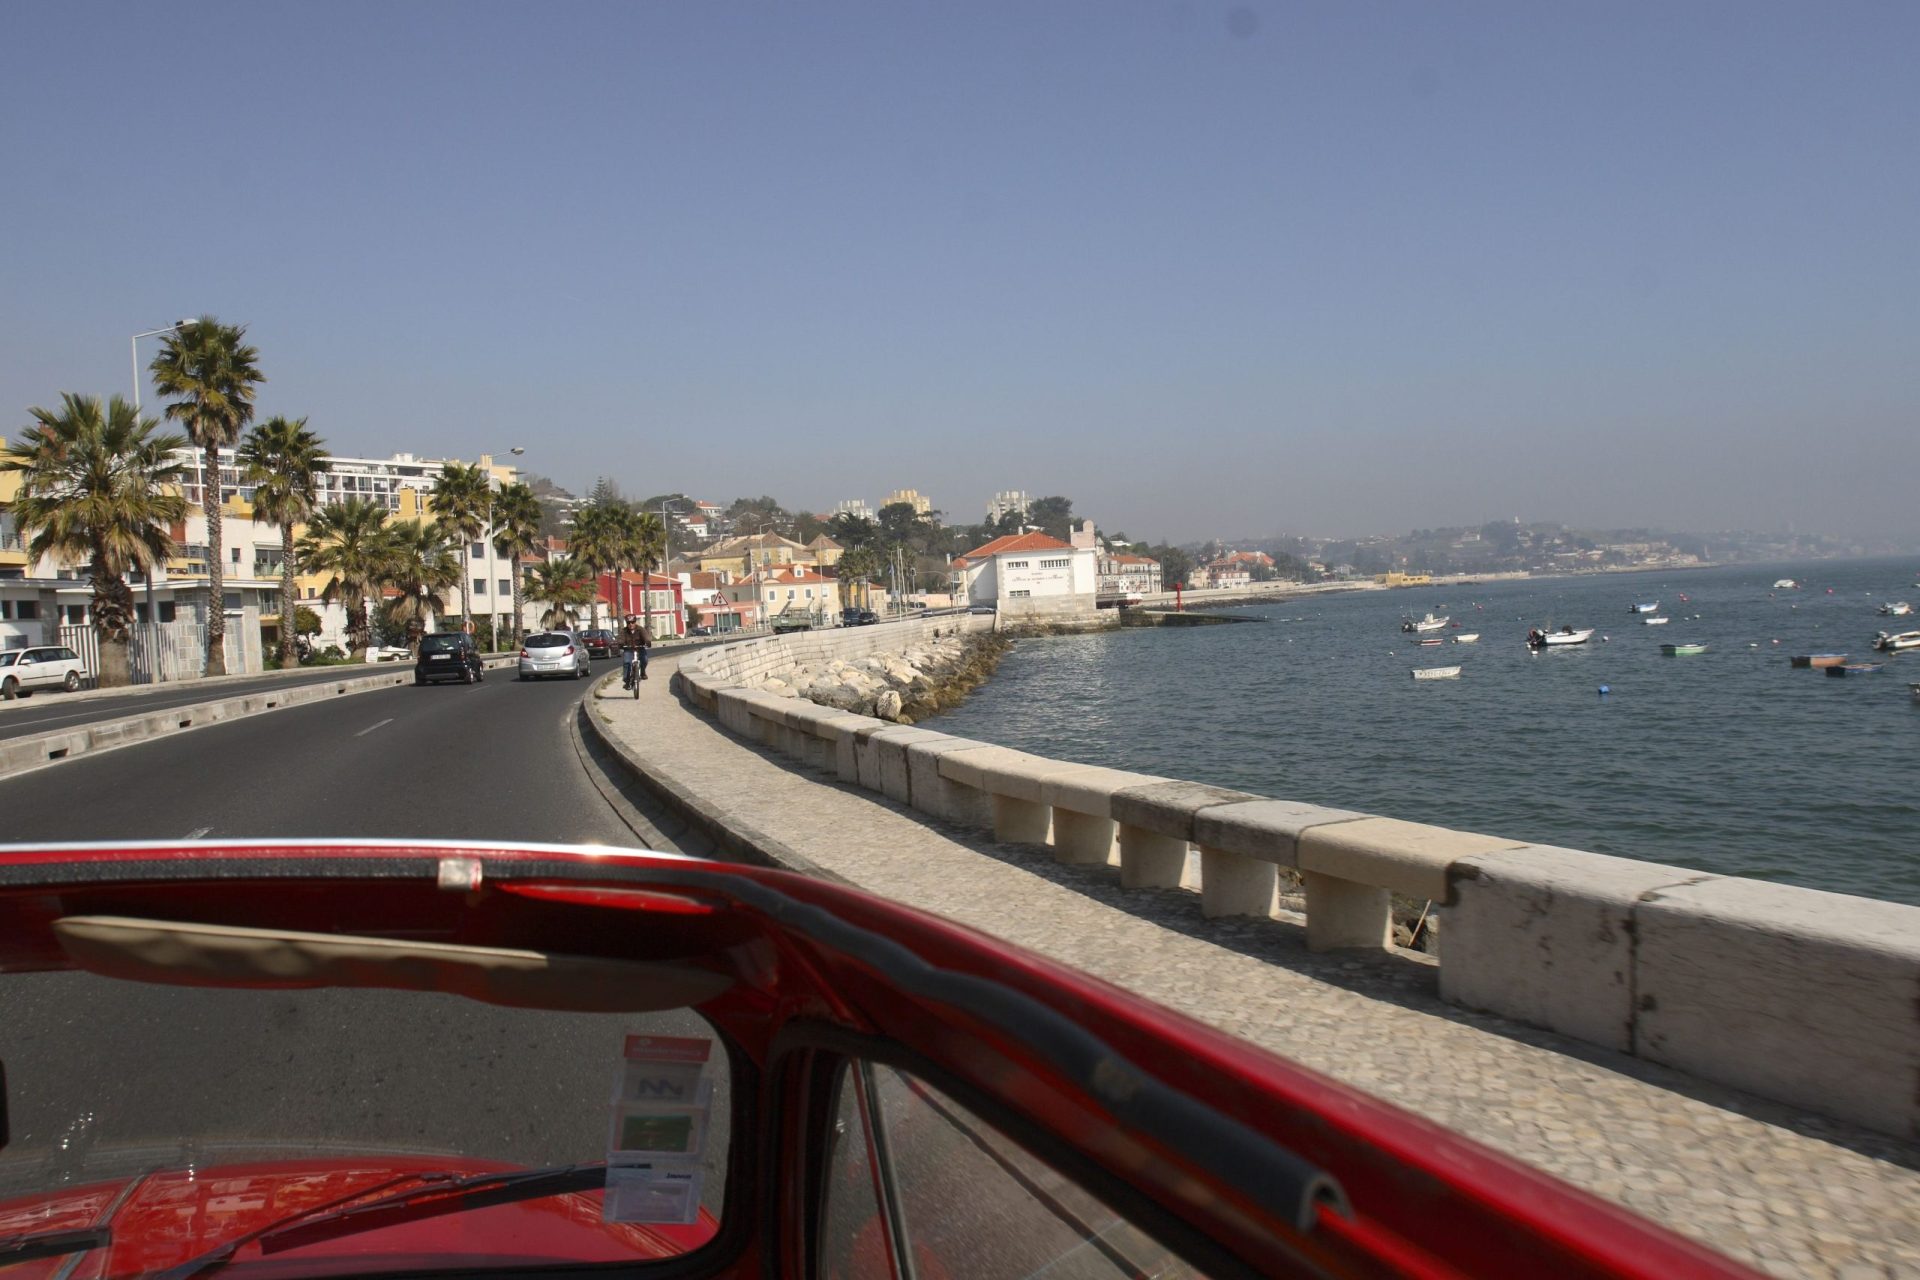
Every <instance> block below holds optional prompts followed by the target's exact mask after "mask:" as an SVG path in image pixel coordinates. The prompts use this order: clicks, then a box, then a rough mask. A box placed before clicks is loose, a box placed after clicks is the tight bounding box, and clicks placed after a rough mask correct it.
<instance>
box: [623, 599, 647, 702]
mask: <svg viewBox="0 0 1920 1280" xmlns="http://www.w3.org/2000/svg"><path fill="white" fill-rule="evenodd" d="M652 647H653V637H652V636H650V635H648V634H647V628H646V626H645V625H644V624H643V623H642V622H641V621H640V618H639V615H637V614H632V613H630V614H628V615H627V625H626V626H624V627H622V628H620V671H621V677H620V681H621V685H622V687H624V688H628V689H631V688H633V682H634V679H635V676H636V673H637V675H638V678H639V679H641V680H645V679H646V678H647V650H648V649H651V648H652Z"/></svg>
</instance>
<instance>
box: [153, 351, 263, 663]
mask: <svg viewBox="0 0 1920 1280" xmlns="http://www.w3.org/2000/svg"><path fill="white" fill-rule="evenodd" d="M246 336H247V330H246V326H245V325H234V324H221V323H220V322H219V321H218V320H215V319H214V318H213V317H212V316H202V317H200V318H199V319H198V320H196V321H194V322H193V323H192V324H190V325H187V326H186V327H185V328H183V329H181V330H180V331H179V332H177V333H174V334H172V335H170V336H169V337H167V339H166V340H165V341H164V342H162V343H161V345H160V354H159V355H157V356H155V357H154V358H153V365H152V370H153V382H154V385H155V386H156V387H158V388H159V389H160V394H161V395H166V396H178V397H179V399H177V400H176V401H174V402H173V403H172V404H170V405H168V406H167V408H166V415H167V420H168V421H169V422H178V423H180V424H181V425H182V426H184V427H185V428H186V432H187V438H188V439H189V440H191V441H192V442H193V443H194V444H196V445H198V446H199V447H200V450H201V452H202V455H203V457H202V472H203V479H202V484H201V492H200V496H201V505H202V506H203V507H205V508H206V512H207V674H208V675H210V676H223V675H225V674H226V673H227V651H226V647H225V644H226V637H227V612H226V607H225V601H226V584H225V582H224V581H223V578H222V575H223V573H224V571H225V565H224V564H223V563H222V556H221V542H222V537H221V530H220V450H221V449H222V448H225V447H227V446H230V445H233V444H235V443H236V442H238V441H239V439H240V432H241V429H242V428H244V427H245V426H246V425H247V424H248V423H249V422H251V421H253V389H254V387H255V386H257V385H258V384H260V383H262V382H265V381H266V378H265V377H264V376H263V375H262V374H261V372H260V370H259V367H258V366H257V365H256V364H255V361H257V360H258V359H259V358H260V353H259V352H258V351H256V350H255V349H254V348H252V347H250V346H248V345H247V344H246V342H245V341H244V339H245V338H246Z"/></svg>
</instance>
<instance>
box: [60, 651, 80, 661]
mask: <svg viewBox="0 0 1920 1280" xmlns="http://www.w3.org/2000/svg"><path fill="white" fill-rule="evenodd" d="M60 659H61V661H63V662H78V661H80V655H79V654H77V653H75V652H74V651H73V650H71V649H62V650H61V651H60Z"/></svg>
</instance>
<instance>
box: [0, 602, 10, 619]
mask: <svg viewBox="0 0 1920 1280" xmlns="http://www.w3.org/2000/svg"><path fill="white" fill-rule="evenodd" d="M0 619H6V620H8V621H11V620H12V619H13V601H11V600H0Z"/></svg>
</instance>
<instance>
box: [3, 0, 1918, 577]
mask: <svg viewBox="0 0 1920 1280" xmlns="http://www.w3.org/2000/svg"><path fill="white" fill-rule="evenodd" d="M8 20H9V21H8V29H9V37H10V38H9V40H8V42H7V45H6V49H5V52H4V54H0V57H3V58H4V62H5V68H6V73H7V74H6V75H5V77H4V78H0V108H3V109H0V142H3V143H4V147H5V154H6V156H7V157H8V159H9V161H10V162H11V163H10V169H11V172H12V176H13V178H14V191H13V192H12V193H11V198H10V200H9V207H8V213H9V229H10V235H9V237H8V240H9V247H10V252H9V253H7V254H6V255H5V258H4V266H0V289H3V290H4V295H5V299H6V308H7V313H8V317H9V320H10V325H9V328H10V333H11V339H12V340H11V341H10V342H8V343H7V344H5V345H4V347H0V408H4V410H5V412H6V413H8V414H9V415H10V417H9V418H6V419H0V428H4V431H5V434H6V436H7V438H9V439H12V438H15V437H17V435H18V434H19V431H20V429H21V428H22V427H23V426H24V425H25V424H26V421H27V417H26V409H27V407H28V406H29V405H35V404H47V403H51V402H53V401H55V400H56V399H57V397H58V396H59V394H60V393H61V392H64V391H77V392H83V393H93V394H102V395H105V394H111V393H119V394H123V395H124V394H126V393H127V392H128V390H129V389H130V388H129V380H130V378H131V377H132V371H131V369H130V367H129V353H128V335H130V334H132V333H134V332H135V331H137V330H144V329H150V328H153V327H156V326H159V325H165V324H169V323H171V322H172V321H173V320H175V319H176V318H178V317H181V316H185V315H198V314H201V313H208V312H210V313H213V314H216V315H218V316H220V317H221V318H222V319H223V320H227V321H233V322H240V323H244V324H247V325H248V326H249V329H250V336H251V338H252V340H253V341H255V342H256V343H257V344H258V346H259V348H260V351H261V364H262V367H263V369H264V370H265V372H266V373H267V375H268V377H269V378H270V379H271V380H270V381H269V382H268V383H267V384H266V386H264V387H263V388H262V390H261V395H260V410H261V413H262V415H263V416H265V415H270V414H277V413H285V414H289V415H296V416H297V415H302V414H304V415H308V416H310V418H311V420H312V425H313V427H314V428H315V429H316V430H317V431H318V432H319V433H320V434H321V435H322V436H323V437H324V438H325V439H326V441H327V442H328V444H329V446H330V447H331V448H332V449H334V450H335V451H337V452H341V453H348V454H364V453H376V454H384V453H389V452H393V451H396V450H408V451H412V452H415V453H419V454H424V455H429V456H431V455H453V456H464V457H474V456H477V455H478V454H480V453H482V452H493V453H503V452H504V451H505V450H506V449H507V448H508V447H509V446H511V445H523V446H525V447H526V448H527V455H526V457H525V458H524V460H523V461H524V465H525V466H526V467H527V469H529V470H531V471H535V472H538V473H540V474H543V475H548V476H551V477H552V478H554V479H555V480H556V481H557V482H558V483H561V484H563V485H565V486H567V487H568V488H570V489H573V490H575V491H576V492H579V491H584V490H585V489H586V488H588V487H590V486H591V484H592V483H593V480H594V478H595V476H597V475H601V474H605V475H608V476H610V477H612V478H613V479H615V480H617V481H618V482H619V483H620V485H621V486H622V487H623V488H624V489H625V490H626V491H627V492H628V493H631V494H635V495H642V494H647V493H653V492H658V491H663V490H684V491H687V492H690V493H696V494H700V495H702V496H705V497H709V498H712V499H713V500H715V501H719V502H723V503H724V502H726V501H728V500H730V499H732V498H734V497H738V496H743V495H752V494H760V493H770V494H772V495H774V496H775V497H777V498H779V499H780V500H781V501H783V502H785V503H787V504H788V505H789V506H792V507H797V508H809V509H817V510H828V509H831V507H832V506H833V505H834V504H835V503H837V502H838V501H840V500H842V499H847V498H862V499H864V500H866V501H868V502H870V503H872V504H874V505H875V506H877V505H878V504H879V501H880V499H881V497H882V495H884V494H885V493H886V492H888V491H890V490H892V489H895V488H899V487H911V488H916V489H918V490H919V491H920V492H921V493H923V494H926V495H927V496H928V497H930V498H931V500H932V501H933V504H934V506H936V507H937V508H939V509H940V510H942V511H943V512H945V513H946V515H947V518H948V519H949V520H950V521H954V522H974V521H978V520H979V519H980V518H981V515H982V509H983V507H984V504H985V502H986V501H987V499H988V498H989V497H991V496H992V495H993V493H994V492H995V491H997V490H1002V489H1024V490H1026V491H1027V492H1028V493H1030V494H1033V495H1034V496H1036V497H1037V496H1041V495H1045V494H1065V495H1067V496H1069V497H1071V498H1073V499H1074V502H1075V507H1076V510H1078V511H1081V512H1083V513H1084V514H1087V515H1091V516H1093V517H1094V518H1095V519H1096V520H1098V522H1099V523H1100V525H1101V526H1102V527H1103V528H1107V529H1124V530H1125V531H1126V532H1128V533H1129V534H1131V535H1133V536H1134V537H1137V538H1147V539H1150V540H1154V541H1158V540H1161V539H1171V540H1174V541H1190V540H1195V539H1202V538H1207V537H1212V536H1222V537H1225V536H1231V535H1235V534H1238V535H1240V536H1242V537H1249V536H1269V535H1261V534H1253V535H1249V534H1248V531H1249V530H1256V529H1262V528H1271V529H1272V530H1274V531H1275V532H1276V533H1278V532H1281V531H1294V532H1298V531H1303V530H1314V531H1316V532H1317V533H1320V534H1322V535H1324V536H1336V537H1357V536H1365V535H1370V534H1396V533H1402V532H1405V531H1407V530H1411V529H1415V528H1424V527H1439V526H1447V525H1460V524H1472V523H1479V522H1481V521H1483V520H1486V519H1506V518H1511V517H1512V516H1515V515H1518V516H1519V517H1520V518H1521V519H1522V520H1526V521H1533V520H1553V521H1560V522H1564V523H1566V524H1569V525H1575V526H1583V527H1601V528H1621V527H1637V526H1656V525H1657V526H1663V527H1665V528H1668V529H1674V530H1711V529H1730V528H1746V529H1753V530H1757V531H1782V530H1784V529H1786V528H1787V527H1788V526H1789V525H1792V526H1793V527H1795V528H1797V529H1800V530H1802V531H1811V532H1821V533H1827V534H1832V535H1835V536H1846V537H1859V538H1872V539H1876V540H1878V539H1892V540H1904V541H1908V542H1913V541H1915V540H1920V504H1916V503H1915V502H1913V501H1912V496H1911V495H1912V490H1913V478H1912V477H1913V475H1914V474H1915V472H1916V469H1917V468H1920V446H1916V443H1915V427H1916V426H1917V425H1920V360H1917V359H1916V358H1915V336H1914V333H1915V320H1916V318H1917V317H1916V306H1917V305H1920V304H1916V301H1915V300H1916V298H1920V238H1916V237H1915V235H1914V234H1913V228H1914V226H1915V221H1916V219H1915V214H1916V212H1920V76H1916V75H1914V74H1913V71H1912V66H1911V61H1912V51H1913V49H1915V48H1916V47H1920V8H1916V7H1914V6H1906V5H1896V4H1865V3H1862V4H1853V5H1847V6H1836V7H1824V6H1823V7H1813V6H1805V5H1800V4H1788V3H1738V4H1733V3H1727V4H1713V3H1698V4H1690V5H1685V6H1672V5H1664V4H1653V3H1641V4H1634V3H1622V4H1616V5H1607V6H1596V7H1586V8H1575V7H1565V6H1539V5H1523V4H1517V3H1516V4H1508V5H1473V6H1468V5H1446V4H1441V5H1431V6H1400V5H1391V4H1370V3H1337V4H1336V3H1326V4H1287V5H1282V4H1201V3H1139V4H1118V3H1104V2H1099V3H1096V2H1092V0H1087V2H1076V3H1068V2H1065V0H1063V2H1061V3H1052V4H1046V5H1030V4H1025V3H985V2H983V3H980V4H972V5H966V6H954V7H938V6H928V5H915V4H905V5H902V4H882V3H877V2H875V3H862V4H856V3H823V4H820V5H813V6H807V7H804V8H789V7H773V6H767V7H752V6H737V7H724V8H723V7H720V6H711V5H689V6H681V5H650V6H639V5H621V4H587V3H582V4H578V5H570V6H566V7H553V8H528V7H517V6H516V7H508V6H502V5H494V4H479V3H476V4H461V5H454V4H451V3H438V4H431V3H421V4H415V5H407V6H386V5H374V4H365V3H343V4H330V5H326V6H318V5H310V6H294V5H276V6H257V5H247V4H206V5H193V6H187V7H183V8H182V7H156V6H150V5H137V4H97V3H94V4H89V3H76V4H70V5H60V6H53V5H36V6H22V7H19V8H16V9H14V10H12V11H10V12H9V14H8ZM163 73H164V74H163ZM153 350H154V344H153V342H152V341H151V340H148V341H145V342H143V343H142V344H141V364H142V365H143V366H144V364H145V363H146V362H147V361H148V360H150V359H151V357H152V354H153ZM144 394H145V398H146V403H147V407H148V409H149V411H154V410H156V409H157V404H156V401H155V399H154V397H153V396H152V392H151V389H150V388H149V389H147V390H146V391H145V393H144ZM1476 512H1479V513H1487V514H1484V515H1481V516H1478V517H1476V516H1475V514H1474V513H1476Z"/></svg>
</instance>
